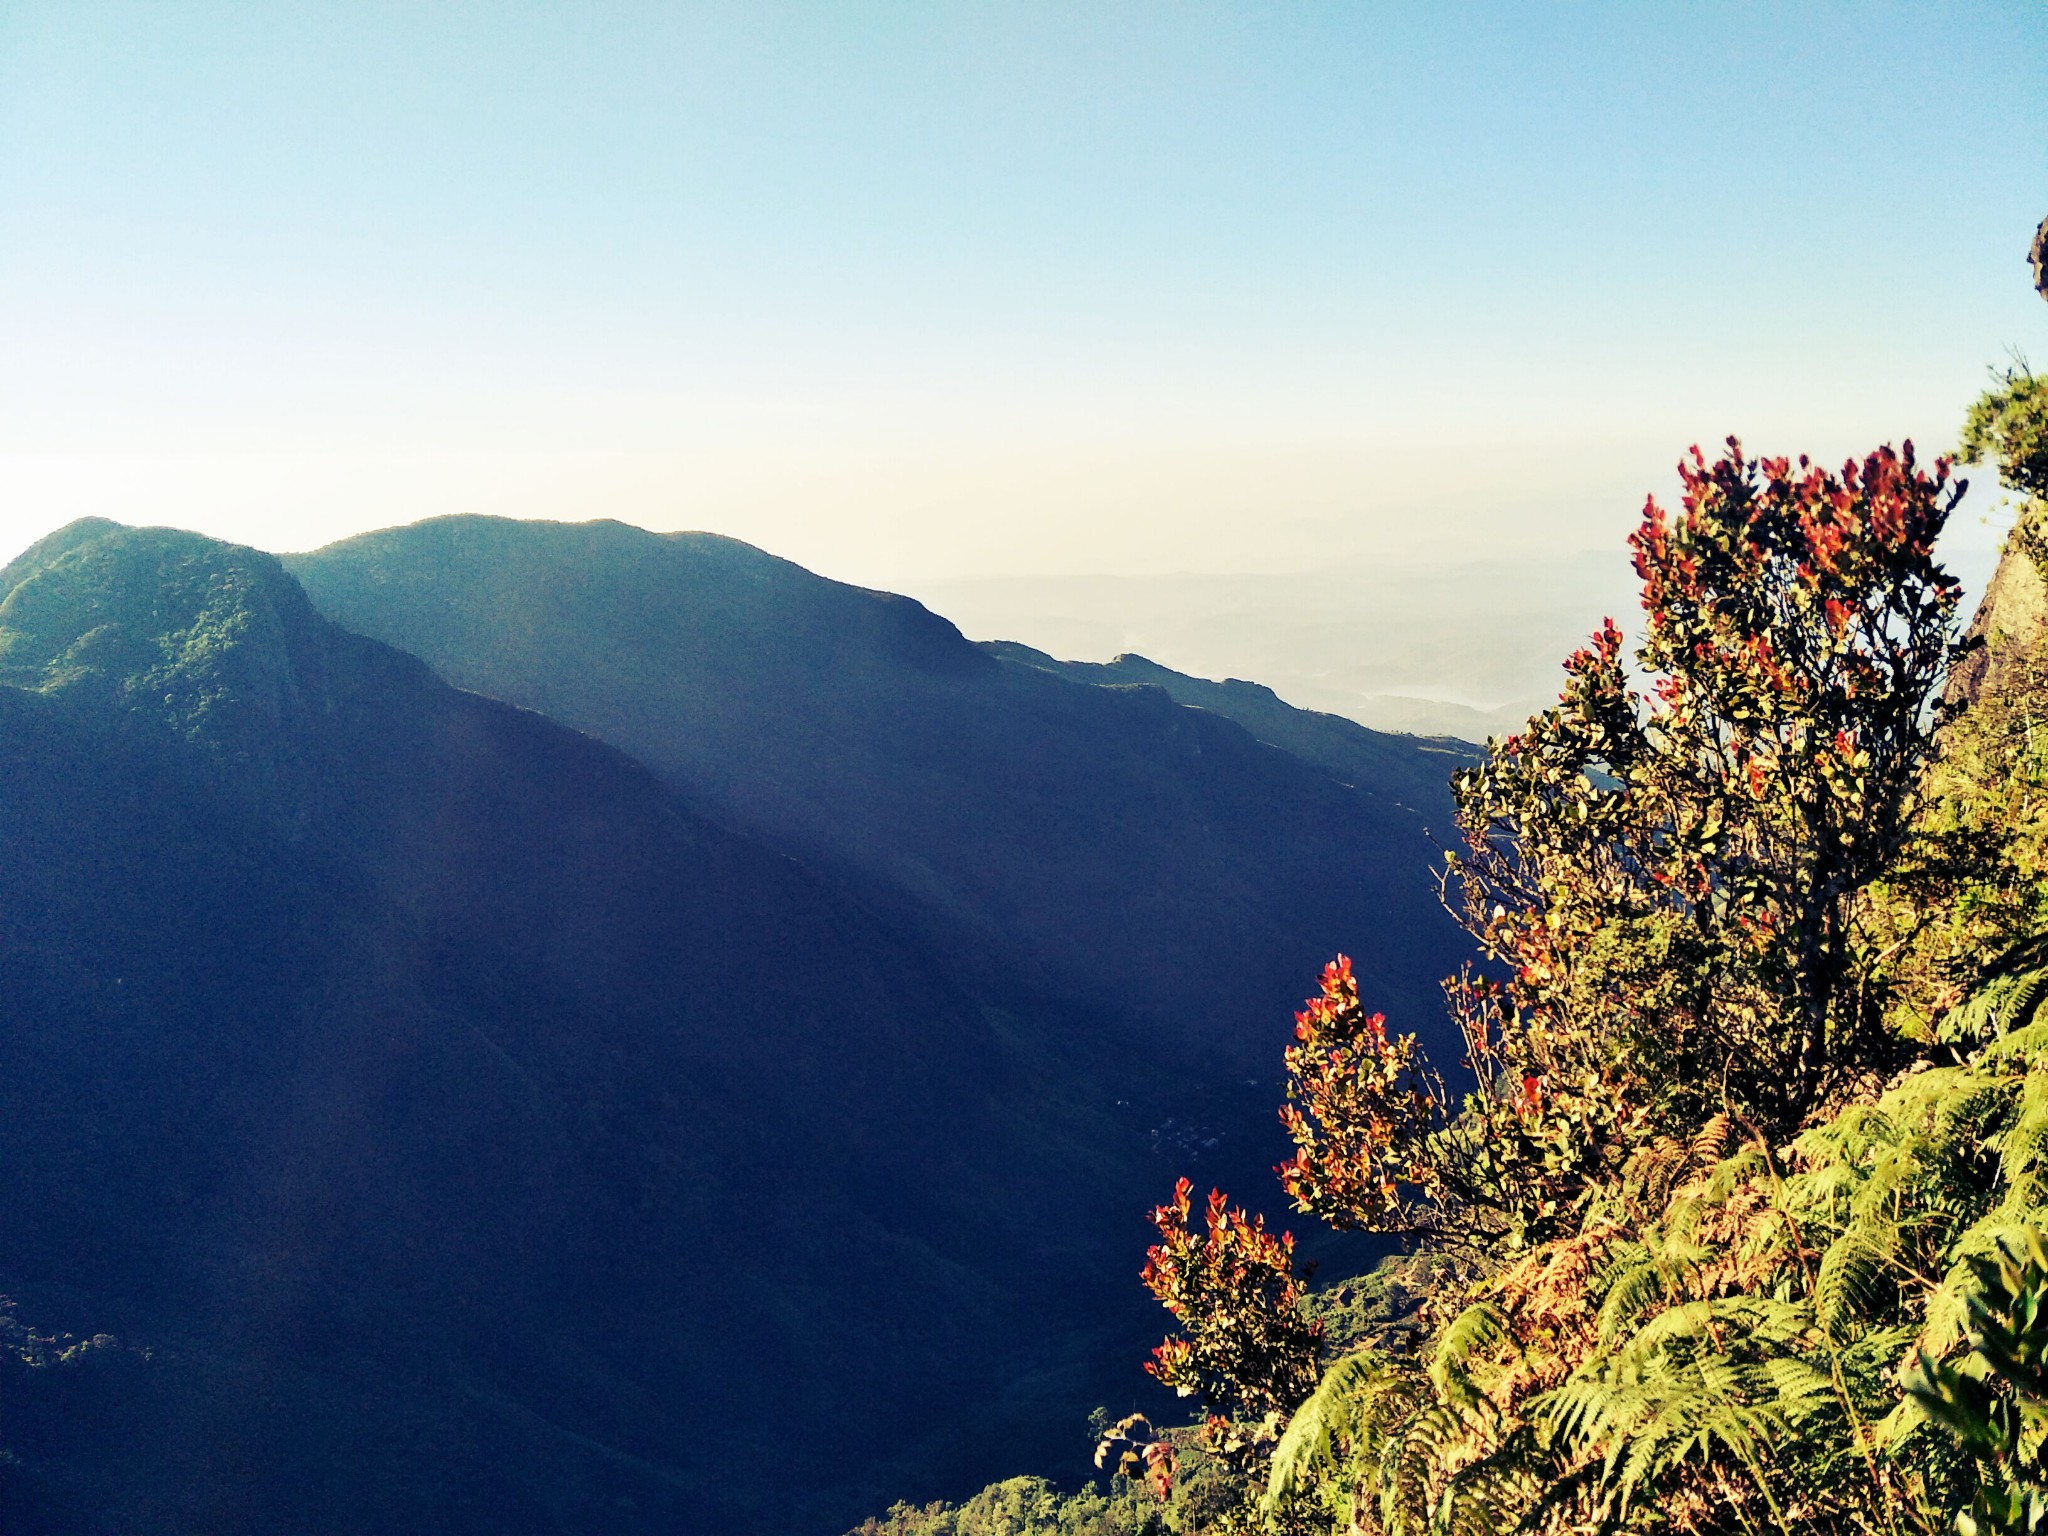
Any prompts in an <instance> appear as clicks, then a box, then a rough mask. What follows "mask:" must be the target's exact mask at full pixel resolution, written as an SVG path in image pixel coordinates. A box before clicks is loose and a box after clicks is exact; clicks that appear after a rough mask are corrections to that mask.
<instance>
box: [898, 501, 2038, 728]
mask: <svg viewBox="0 0 2048 1536" xmlns="http://www.w3.org/2000/svg"><path fill="white" fill-rule="evenodd" d="M1956 531H1957V533H1958V534H1962V535H1965V537H1961V538H1958V539H1956V540H1954V541H1952V542H1953V547H1951V548H1949V549H1948V550H1947V551H1946V556H1945V557H1946V560H1947V563H1948V565H1949V568H1950V569H1951V570H1952V571H1953V572H1954V573H1955V574H1956V575H1957V576H1958V577H1959V578H1961V580H1962V581H1963V584H1964V593H1965V595H1964V611H1965V613H1967V612H1968V611H1969V610H1970V609H1971V608H1972V607H1974V605H1975V603H1976V600H1977V597H1978V594H1980V593H1981V592H1982V591H1983V589H1984V585H1985V582H1986V581H1987V580H1988V579H1989V577H1990V574H1991V568H1992V565H1993V564H1994V563H1995V561H1996V558H1997V556H1996V550H1995V548H1994V547H1993V546H1992V544H1991V543H1990V542H1989V541H1988V539H1987V537H1986V536H1985V535H1983V534H1982V533H1981V532H1980V531H1979V530H1978V529H1976V528H1975V527H1970V528H1967V529H1965V528H1963V527H1958V529H1957V530H1956ZM908 588H909V591H910V595H912V596H914V597H916V598H917V599H919V600H920V601H921V602H923V603H925V604H926V605H927V606H928V607H930V608H932V609H933V610H935V611H936V612H939V613H943V614H944V615H945V616H946V617H947V618H949V619H951V620H952V621H953V622H954V623H956V624H958V625H959V626H960V628H961V629H962V630H963V631H964V632H966V633H967V634H968V635H969V636H970V637H972V638H974V639H977V640H1019V641H1022V642H1024V643H1025V644H1027V645H1031V646H1035V647H1037V648H1038V649H1039V650H1042V651H1046V652H1049V653H1051V654H1053V655H1056V656H1059V657H1061V658H1063V659H1066V660H1073V661H1107V660H1109V659H1111V658H1112V657H1114V656H1117V655H1120V654H1123V653H1127V652H1131V653H1136V654H1139V655H1143V656H1146V657H1149V658H1150V659H1152V660H1153V661H1156V662H1159V663H1161V664H1163V665H1165V666H1168V667H1172V668H1175V669H1176V670H1178V671H1182V672H1187V673H1191V674H1193V675H1195V676H1197V677H1212V678H1218V679H1221V678H1225V677H1241V678H1245V679H1248V680H1251V681H1254V682H1260V683H1264V684H1266V685H1267V686H1268V687H1270V688H1272V689H1273V690H1274V692H1276V693H1278V694H1279V695H1280V696H1281V697H1282V698H1283V699H1285V700H1287V702H1288V703H1290V704H1294V705H1298V706H1300V707H1302V708H1305V709H1320V710H1327V711H1328V712H1330V713H1332V714H1338V715H1346V716H1348V717H1350V718H1351V719H1353V720H1357V721H1359V722H1361V723H1362V724H1365V725H1369V726H1372V727H1373V728H1375V729H1377V730H1385V731H1408V732H1413V733H1415V734H1417V735H1449V736H1460V737H1463V738H1465V739H1466V740H1468V741H1475V742H1483V741H1484V740H1485V739H1486V738H1487V737H1488V736H1489V735H1492V734H1496V733H1498V732H1501V731H1508V730H1513V729H1515V728H1516V727H1517V726H1519V725H1520V724H1521V723H1522V722H1523V721H1524V720H1526V719H1527V718H1528V716H1529V714H1530V713H1531V712H1532V711H1534V710H1537V709H1540V708H1542V707H1543V706H1544V705H1546V704H1548V703H1550V702H1551V701H1552V700H1554V699H1555V698H1556V696H1557V689H1558V686H1559V683H1560V675H1559V671H1560V666H1561V664H1562V662H1563V661H1564V658H1565V657H1566V656H1567V655H1569V654H1570V653H1571V652H1572V651H1573V650H1575V649H1576V648H1577V647H1578V646H1580V645H1582V644H1584V642H1585V640H1586V637H1587V636H1588V635H1589V634H1590V633H1591V632H1592V630H1593V628H1594V627H1595V626H1596V625H1597V624H1598V623H1599V622H1600V620H1601V619H1602V618H1606V617H1612V618H1613V619H1615V621H1616V622H1618V623H1619V624H1620V625H1621V626H1622V628H1623V629H1624V630H1625V631H1628V632H1630V633H1631V634H1633V632H1634V630H1635V628H1636V622H1637V618H1638V614H1639V608H1638V602H1637V592H1636V580H1635V573H1634V572H1633V571H1632V570H1631V569H1630V567H1629V563H1628V557H1627V555H1626V553H1625V552H1623V551H1621V550H1611V551H1610V550H1597V551H1596V550H1581V551H1575V552H1570V553H1563V554H1558V555H1539V556H1529V557H1520V558H1513V559H1474V560H1469V561H1448V562H1447V561H1440V560H1439V561H1429V562H1423V561H1398V560H1388V561H1379V562H1375V563H1373V564H1370V565H1366V564H1357V565H1342V566H1333V567H1331V568H1330V569H1329V570H1326V571H1321V572H1314V573H1308V574H1302V575H1254V576H1213V575H1186V576H1012V577H985V578H973V579H962V580H951V581H926V582H916V583H910V584H908Z"/></svg>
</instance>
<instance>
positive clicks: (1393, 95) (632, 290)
mask: <svg viewBox="0 0 2048 1536" xmlns="http://www.w3.org/2000/svg"><path fill="white" fill-rule="evenodd" d="M2043 214H2048V4H2044V3H2042V0H1999V3H1974V4H1973V3H1946V4H1918V5H1885V4H1868V3H1866V4H1857V5H1829V4H1818V3H1799V4H1791V3H1787V4H1781V5H1710V4H1684V5H1679V4H1671V5H1658V4H1650V3H1641V0H1638V3H1634V4H1626V5H1593V4H1511V5H1457V4H1444V3H1439V4H1417V5H1396V4H1371V3H1365V0H1351V3H1345V4H1315V3H1301V0H1296V3H1288V4H1242V5H1204V4H1188V3H1179V4H1156V5H1155V4H1104V3H1092V4H1085V5H1083V4H1074V5H1065V4H1028V5H1027V4H972V5H969V4H938V3H933V4H922V5H880V4H841V5H826V4H822V3H814V4H805V5H788V6H777V5H773V4H761V3H748V4H731V5H694V6H693V5H684V4H664V5H646V6H640V5H631V4H611V3H602V0H588V3H574V4H571V3H557V4H551V5H514V4H458V3H447V4H436V5H416V4H405V5H388V6H386V5H377V4H371V3H349V4H339V3H336V4H328V5H295V4H275V5H271V4H264V5H256V4H235V5H210V4H204V3H198V0H180V3H178V4H175V5H164V4H138V5H132V6H130V5H117V4H100V3H94V0H65V3H60V4H39V3H33V0H0V545H4V546H5V547H6V549H7V550H9V551H11V550H12V549H13V548H15V547H18V546H19V545H21V544H22V543H25V542H26V541H27V540H28V539H30V538H32V537H34V536H35V535H37V534H39V533H40V532H42V531H44V530H46V529H47V528H49V527H53V526H55V525H57V524H58V523H60V522H62V521H65V520H67V519H68V518H70V517H72V516H75V515H79V514H81V513H86V512H97V513H102V514H106V515H110V516H115V517H119V518H122V519H124V520H127V521H163V522H173V523H180V524H184V525H187V526H195V527H202V528H206V529H208V530H209V531H214V532H219V533H223V534H226V535H229V536H232V537H237V538H242V539H245V540H248V541H250V542H253V543H257V544H261V545H264V546H266V547H270V548H277V549H285V548H295V547H304V546H307V545H311V544H314V543H318V542H321V541H323V540H325V539H328V538H331V537H334V536H336V535H338V534H340V533H344V532H348V531H352V530H355V529H359V528H366V527H374V526H380V525H383V524H388V523H392V522H399V521H408V520H411V519H413V518H416V517H422V516H428V515H432V514H435V513H440V512H450V511H489V512H501V513H508V514H512V515H521V516H556V517H568V518H579V517H590V516H600V515H608V516H618V517H623V518H626V519H628V520H630V521H635V522H640V523H643V524H646V525H648V526H654V527H705V528H712V529H716V530H719V531H723V532H729V533H733V534H736V535H738V536H740V537H743V538H748V539H751V540H753V541H754V542H757V543H761V544H764V545H766V546H768V547H770V548H772V549H775V550H777V551H778V552H781V553H785V554H788V555H791V556H792V557H794V558H797V559H800V560H804V561H805V562H806V563H808V564H811V565H813V566H815V567H817V568H819V569H822V570H825V571H827V572H828V573H831V574H836V575H844V576H848V577H852V578H855V579H859V580H863V581H869V582H874V583H879V584H890V583H908V582H911V581H913V580H914V579H919V578H927V577H935V576H947V575H973V574H989V573H995V572H1011V571H1014V572H1080V571H1117V572H1143V571H1172V570H1201V571H1229V570H1239V569H1257V570H1289V569H1305V568H1308V567H1310V566H1313V565H1315V564H1317V563H1318V562H1321V561H1325V560H1336V561H1340V562H1341V561H1345V560H1351V559H1357V558H1365V557H1369V556H1371V555H1372V554H1374V553H1376V552H1382V551H1393V550H1397V549H1398V550H1410V549H1414V548H1417V547H1420V548H1423V549H1425V550H1426V549H1434V548H1444V549H1453V548H1461V547H1462V548H1476V547H1482V546H1484V547H1522V546H1536V545H1573V546H1578V545H1585V544H1588V543H1595V542H1606V541H1608V540H1611V539H1612V538H1614V537H1616V536H1617V535H1618V532H1619V530H1620V529H1621V528H1622V527H1623V526H1625V525H1626V523H1627V522H1628V521H1629V518H1630V516H1631V514H1632V513H1633V511H1634V509H1635V507H1636V505H1637V504H1638V503H1639V502H1640V498H1641V496H1642V494H1643V492H1644V491H1646V490H1649V489H1653V488H1654V489H1658V490H1660V491H1662V490H1665V489H1667V488H1668V486H1669V483H1670V479H1671V476H1670V465H1671V463H1672V461H1673V460H1674V459H1675V458H1676V456H1677V454H1678V452H1679V451H1680V450H1681V449H1683V448H1684V447H1685V445H1686V444H1687V443H1688V442H1691V441H1693V440H1695V439H1700V438H1704V439H1707V440H1710V441H1711V440H1713V439H1715V438H1718V437H1719V436H1720V435H1723V434H1725V433H1727V432H1729V431H1739V432H1741V433H1742V434H1743V435H1744V436H1745V438H1746V439H1748V440H1749V442H1750V443H1751V444H1752V446H1754V447H1757V448H1760V449H1772V450H1794V451H1796V450H1800V449H1811V450H1813V451H1816V452H1819V453H1823V454H1828V455H1838V454H1841V453H1844V452H1847V451H1850V450H1852V449H1856V448H1860V447H1866V446H1869V445H1870V444H1872V443H1874V442H1876V441H1878V440H1880V439H1885V438H1894V439H1895V438H1897V437H1901V436H1905V435H1913V436H1916V437H1918V438H1919V439H1920V440H1921V441H1922V442H1923V444H1926V445H1929V446H1938V445H1943V444H1945V443H1946V442H1947V441H1948V440H1949V439H1950V438H1951V437H1952V435H1953V432H1954V429H1955V424H1956V420H1957V417H1958V415H1959V412H1960V410H1961V407H1962V405H1963V404H1964V402H1965V401H1966V399H1967V398H1968V397H1969V396H1970V395H1971V394H1973V393H1974V391H1975V390H1976V389H1977V388H1978V387H1979V386H1980V384H1981V383H1982V382H1983V375H1984V368H1985V366H1986V365H1987V364H1989V363H1993V362H1997V361H1999V360H2000V359H2001V357H2002V356H2003V353H2004V349H2005V348H2007V347H2008V346H2019V347H2022V348H2030V349H2031V350H2032V352H2033V353H2034V355H2035V356H2036V358H2037V359H2039V360H2041V361H2043V362H2048V306H2044V305H2042V304H2041V303H2040V301H2039V300H2038V299H2036V298H2034V297H2033V296H2032V295H2031V293H2030V292H2029V289H2028V285H2027V283H2026V280H2025V274H2024V271H2023V269H2022V265H2021V257H2022V253H2023V250H2024V246H2025V243H2026V239H2027V236H2028V234H2029V232H2030V230H2031V228H2032V226H2033V224H2034V223H2035V222H2036V221H2038V220H2039V218H2040V217H2041V216H2042V215H2043Z"/></svg>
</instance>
